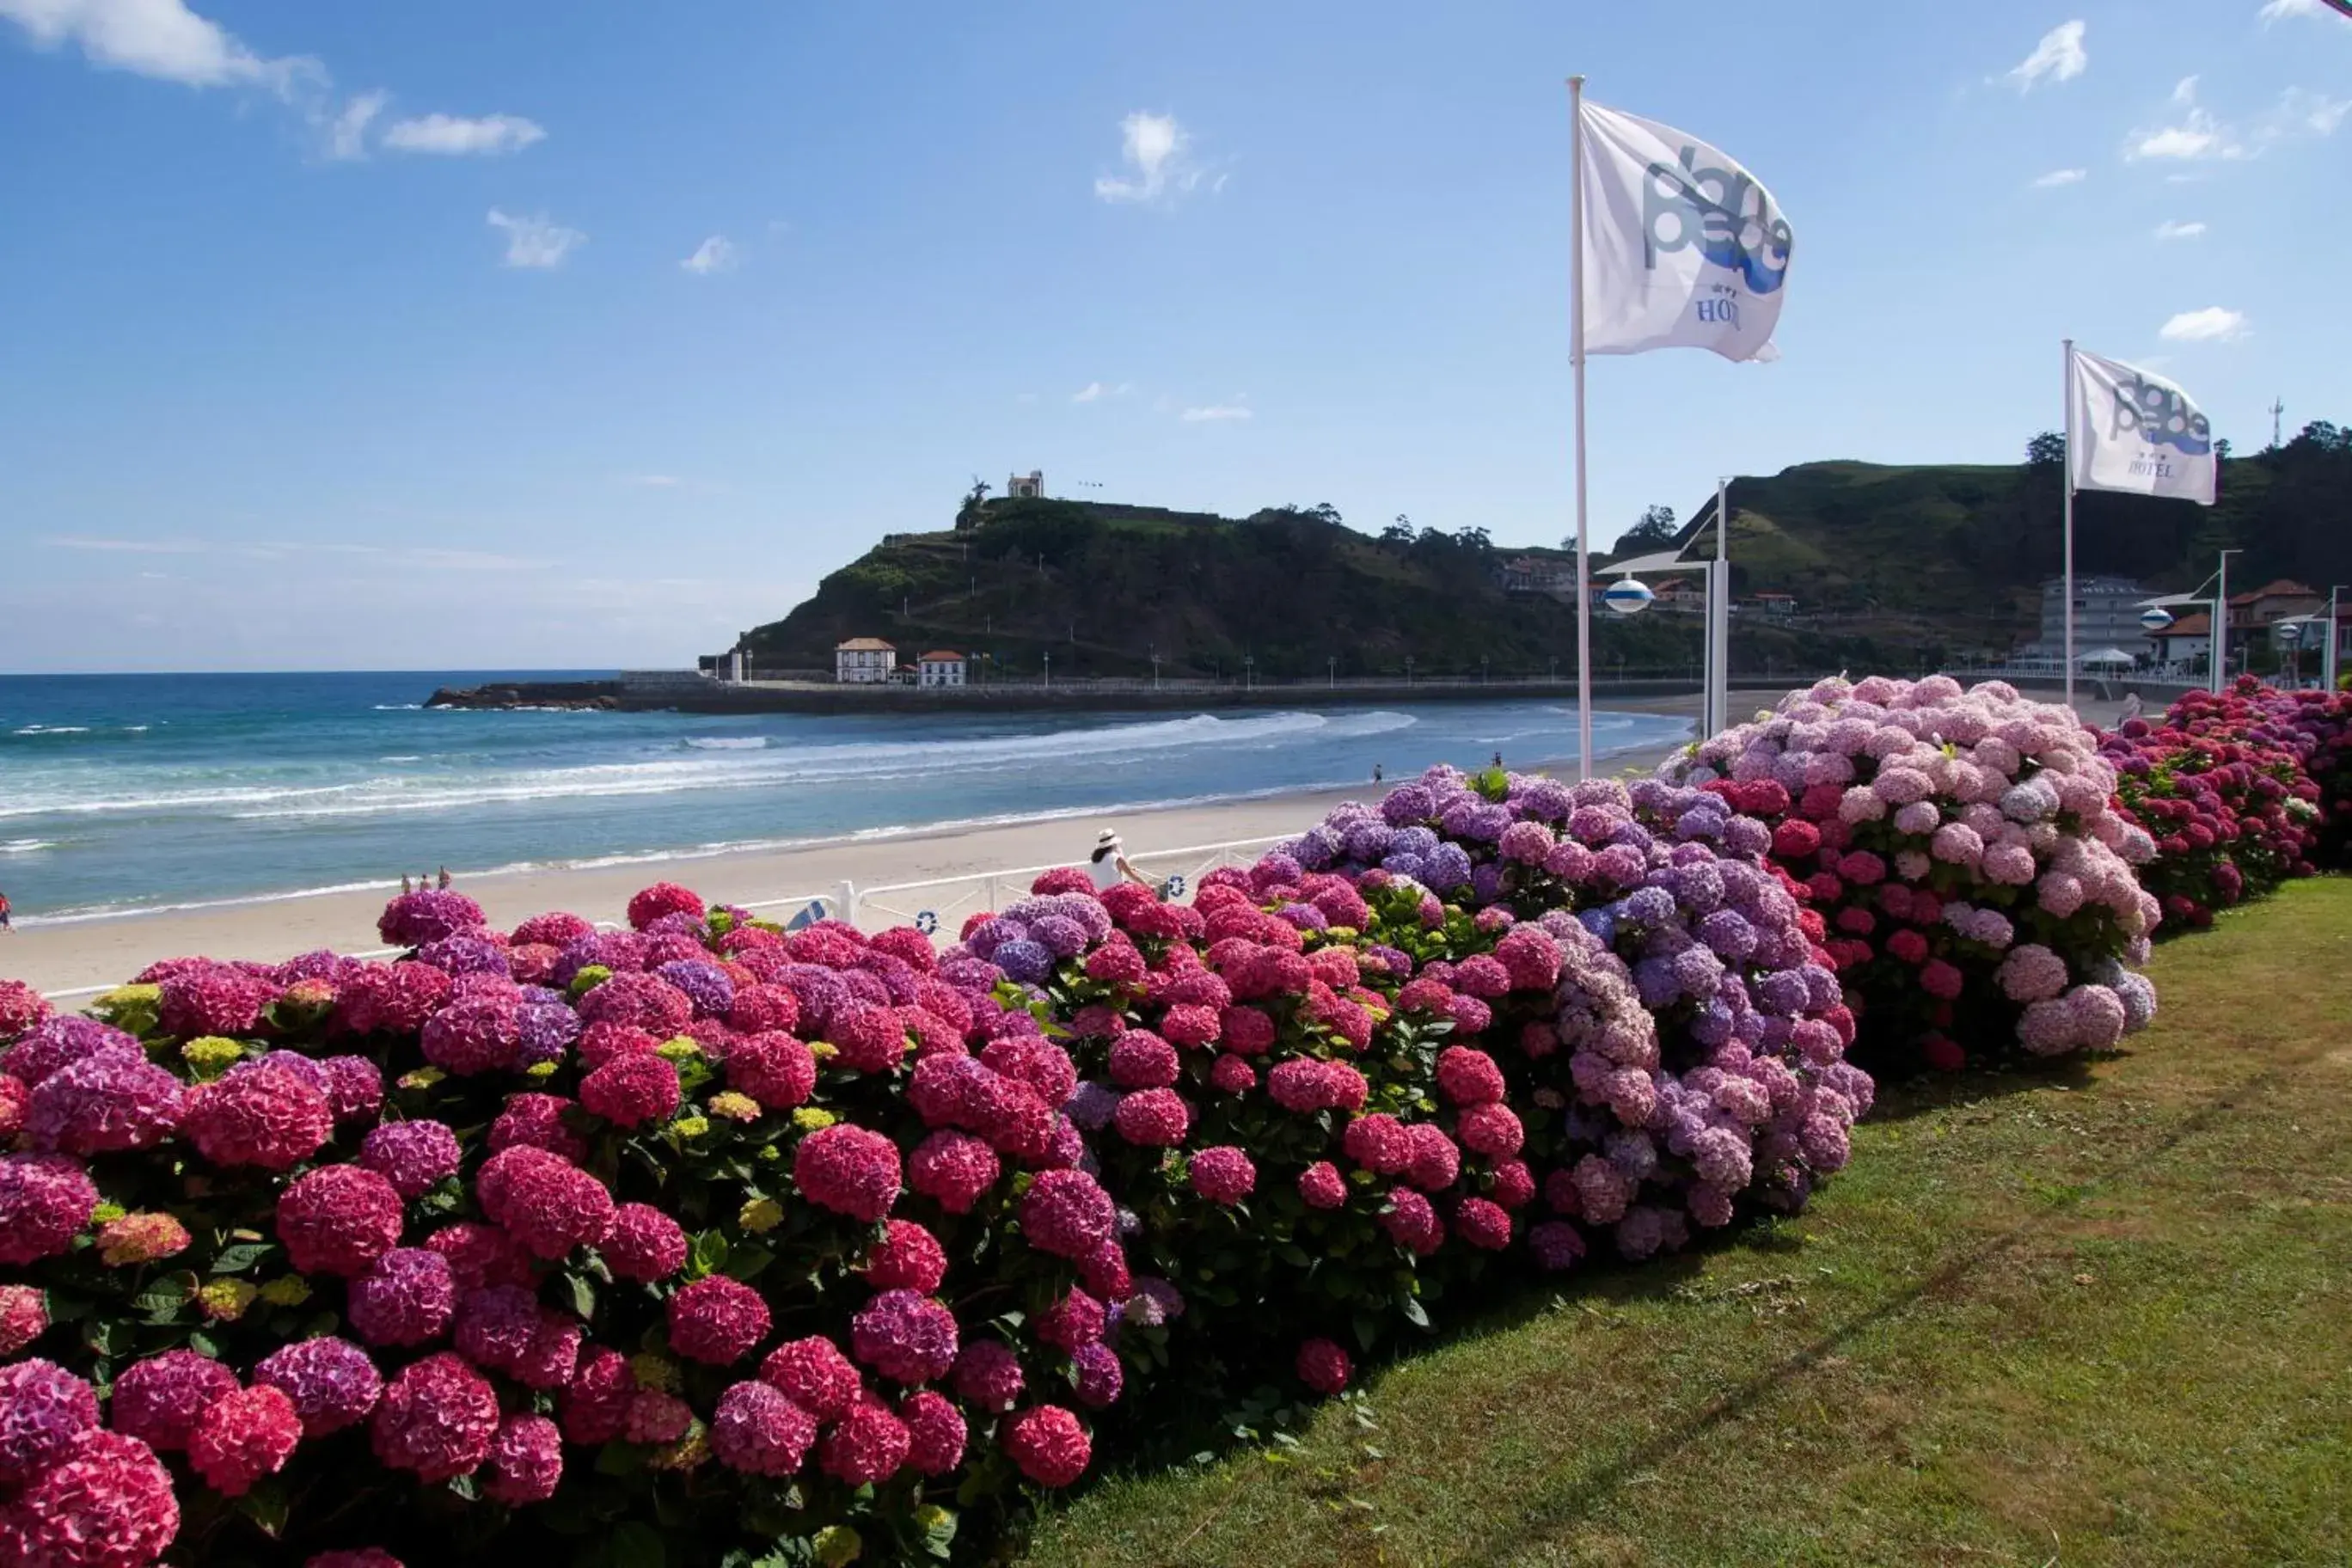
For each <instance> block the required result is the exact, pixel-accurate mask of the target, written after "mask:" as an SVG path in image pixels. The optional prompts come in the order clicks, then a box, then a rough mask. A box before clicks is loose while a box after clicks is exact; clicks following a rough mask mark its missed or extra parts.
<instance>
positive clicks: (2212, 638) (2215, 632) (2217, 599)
mask: <svg viewBox="0 0 2352 1568" xmlns="http://www.w3.org/2000/svg"><path fill="white" fill-rule="evenodd" d="M2236 553H2238V552H2236V551H2234V550H2224V551H2223V552H2221V570H2220V571H2219V572H2218V573H2216V574H2215V575H2214V580H2213V624H2212V625H2211V626H2208V627H2207V628H2206V637H2205V646H2206V647H2208V648H2209V649H2210V650H2211V651H2210V652H2209V653H2208V654H2207V655H2206V656H2205V686H2206V689H2208V690H2209V691H2210V692H2212V694H2213V695H2214V696H2216V697H2219V696H2221V689H2222V688H2223V687H2225V686H2227V685H2228V684H2229V683H2230V557H2231V556H2232V555H2235V554H2236Z"/></svg>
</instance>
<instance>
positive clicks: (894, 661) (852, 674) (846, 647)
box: [833, 637, 898, 686]
mask: <svg viewBox="0 0 2352 1568" xmlns="http://www.w3.org/2000/svg"><path fill="white" fill-rule="evenodd" d="M897 670H898V648H897V647H895V646H893V645H892V644H889V643H887V642H884V641H883V640H882V639H881V638H880V637H851V638H850V639H849V640H848V641H847V642H841V643H835V644H834V645H833V678H834V679H835V680H837V681H840V682H841V683H842V684H843V685H845V686H870V685H878V684H880V683H882V682H884V681H887V680H888V679H890V678H891V676H892V675H893V674H895V673H896V672H897Z"/></svg>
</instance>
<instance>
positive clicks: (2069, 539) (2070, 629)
mask: <svg viewBox="0 0 2352 1568" xmlns="http://www.w3.org/2000/svg"><path fill="white" fill-rule="evenodd" d="M2064 347H2065V351H2066V381H2065V386H2066V393H2065V396H2066V515H2065V522H2064V525H2063V526H2064V528H2065V531H2066V545H2065V555H2066V570H2065V578H2066V580H2065V593H2066V706H2067V707H2069V708H2072V707H2074V339H2072V338H2068V339H2067V340H2066V341H2065V344H2064Z"/></svg>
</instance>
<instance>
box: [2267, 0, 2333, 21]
mask: <svg viewBox="0 0 2352 1568" xmlns="http://www.w3.org/2000/svg"><path fill="white" fill-rule="evenodd" d="M2326 15H2327V7H2326V5H2322V4H2320V0H2269V4H2267V5H2264V6H2263V10H2262V17H2263V26H2265V27H2267V26H2270V25H2271V24H2272V23H2273V22H2278V21H2284V19H2285V18H2287V17H2289V16H2326Z"/></svg>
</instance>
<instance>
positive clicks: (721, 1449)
mask: <svg viewBox="0 0 2352 1568" xmlns="http://www.w3.org/2000/svg"><path fill="white" fill-rule="evenodd" d="M816 1430H817V1423H816V1417H815V1416H814V1415H810V1414H809V1413H808V1412H807V1411H805V1410H803V1409H802V1408H801V1407H800V1406H799V1405H795V1404H793V1401H792V1399H791V1397H790V1396H789V1395H788V1394H784V1393H783V1391H782V1390H781V1389H778V1388H776V1387H775V1386H774V1385H772V1384H766V1383H755V1382H746V1383H738V1384H732V1385H731V1386H730V1387H729V1388H728V1389H727V1391H726V1392H725V1393H723V1394H720V1395H719V1408H718V1410H717V1412H716V1413H715V1414H714V1415H712V1416H711V1418H710V1451H711V1452H712V1453H714V1454H716V1455H717V1456H718V1457H719V1463H720V1464H722V1465H725V1466H726V1467H727V1468H730V1469H732V1470H740V1471H742V1472H743V1473H744V1474H746V1475H751V1476H789V1475H793V1474H794V1473H796V1472H797V1471H798V1470H799V1469H800V1468H801V1466H802V1464H803V1462H804V1461H806V1459H807V1458H808V1451H809V1449H810V1448H811V1447H814V1445H815V1443H816Z"/></svg>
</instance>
